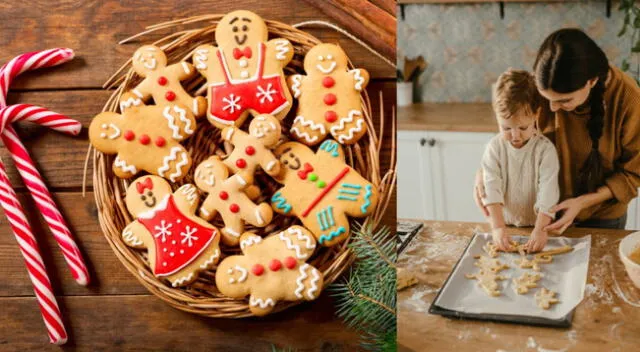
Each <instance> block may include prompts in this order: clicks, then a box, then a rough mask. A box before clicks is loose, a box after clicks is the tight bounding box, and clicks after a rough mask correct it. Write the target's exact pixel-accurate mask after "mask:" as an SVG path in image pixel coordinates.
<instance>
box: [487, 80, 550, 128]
mask: <svg viewBox="0 0 640 352" xmlns="http://www.w3.org/2000/svg"><path fill="white" fill-rule="evenodd" d="M540 101H541V97H540V94H539V93H538V89H537V88H536V84H535V81H534V79H533V75H531V74H530V73H529V72H527V71H524V70H513V69H509V70H507V71H506V72H504V73H503V74H501V75H500V76H499V77H498V81H497V82H496V84H495V85H494V89H493V111H494V112H495V113H496V116H497V117H499V118H502V119H510V118H511V117H513V116H514V115H516V114H517V113H518V112H521V111H522V112H524V113H526V114H528V115H534V114H537V112H538V108H539V107H540Z"/></svg>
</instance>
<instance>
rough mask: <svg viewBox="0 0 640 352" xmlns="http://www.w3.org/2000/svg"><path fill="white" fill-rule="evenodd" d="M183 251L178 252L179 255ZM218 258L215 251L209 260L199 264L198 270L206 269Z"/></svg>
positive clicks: (218, 254)
mask: <svg viewBox="0 0 640 352" xmlns="http://www.w3.org/2000/svg"><path fill="white" fill-rule="evenodd" d="M183 252H184V251H183V250H180V253H183ZM219 256H220V251H218V250H217V249H216V251H215V252H214V253H213V254H212V255H211V256H210V257H209V259H207V260H205V262H204V263H202V264H200V269H206V268H208V267H209V266H210V265H211V264H213V262H214V261H215V260H216V258H218V257H219Z"/></svg>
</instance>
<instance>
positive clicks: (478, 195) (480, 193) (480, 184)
mask: <svg viewBox="0 0 640 352" xmlns="http://www.w3.org/2000/svg"><path fill="white" fill-rule="evenodd" d="M486 196H487V194H486V193H485V191H484V181H483V180H482V169H478V172H476V180H475V185H474V186H473V199H474V200H475V201H476V205H477V206H478V208H480V211H482V214H483V215H484V217H485V218H487V217H489V210H487V207H485V206H484V204H482V198H484V197H486Z"/></svg>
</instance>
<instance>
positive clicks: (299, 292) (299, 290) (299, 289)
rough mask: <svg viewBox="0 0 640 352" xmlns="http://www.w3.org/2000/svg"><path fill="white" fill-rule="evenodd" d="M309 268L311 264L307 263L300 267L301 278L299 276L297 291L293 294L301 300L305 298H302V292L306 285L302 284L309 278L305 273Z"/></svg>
mask: <svg viewBox="0 0 640 352" xmlns="http://www.w3.org/2000/svg"><path fill="white" fill-rule="evenodd" d="M308 267H309V264H307V263H304V264H303V265H300V276H298V278H297V279H296V290H295V291H294V292H293V293H294V294H295V295H296V297H298V298H300V299H302V298H304V297H303V296H302V291H304V284H303V283H302V281H304V279H306V278H307V273H306V272H305V270H307V268H308Z"/></svg>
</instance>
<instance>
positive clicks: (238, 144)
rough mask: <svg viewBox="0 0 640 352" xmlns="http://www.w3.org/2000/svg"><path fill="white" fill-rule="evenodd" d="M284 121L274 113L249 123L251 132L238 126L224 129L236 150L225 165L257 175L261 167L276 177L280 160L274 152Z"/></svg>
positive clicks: (224, 135) (224, 137) (225, 135)
mask: <svg viewBox="0 0 640 352" xmlns="http://www.w3.org/2000/svg"><path fill="white" fill-rule="evenodd" d="M280 134H281V127H280V121H278V119H276V118H275V117H273V116H271V115H258V116H256V117H255V118H254V119H253V120H252V121H251V124H249V133H247V132H244V131H242V130H240V129H239V128H237V127H227V128H225V129H224V130H222V138H223V139H224V140H226V141H229V142H230V143H231V144H233V145H234V149H233V152H231V154H229V156H228V157H227V158H226V159H225V160H224V164H225V165H227V167H229V169H231V171H233V173H238V172H241V171H242V172H245V173H248V174H250V175H254V174H255V172H256V168H257V167H258V166H260V167H261V168H262V169H263V170H264V171H265V172H266V173H267V174H269V175H271V176H276V175H277V174H278V173H279V172H280V162H279V161H278V159H277V158H276V157H275V156H274V155H273V153H272V152H271V148H273V147H275V146H276V144H277V143H278V141H279V140H280Z"/></svg>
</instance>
